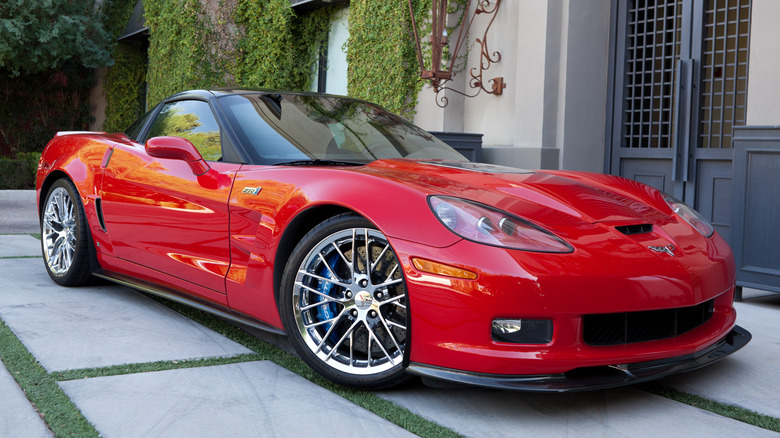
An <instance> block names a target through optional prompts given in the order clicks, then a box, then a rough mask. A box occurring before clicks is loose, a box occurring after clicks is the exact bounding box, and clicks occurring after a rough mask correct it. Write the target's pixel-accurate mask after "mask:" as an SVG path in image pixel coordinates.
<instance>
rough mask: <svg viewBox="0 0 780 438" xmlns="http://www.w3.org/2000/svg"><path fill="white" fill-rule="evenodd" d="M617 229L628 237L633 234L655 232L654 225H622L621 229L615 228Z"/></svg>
mask: <svg viewBox="0 0 780 438" xmlns="http://www.w3.org/2000/svg"><path fill="white" fill-rule="evenodd" d="M615 229H617V230H618V231H620V232H621V233H623V234H625V235H626V236H630V235H632V234H646V233H651V232H652V231H653V224H637V225H621V226H619V227H615Z"/></svg>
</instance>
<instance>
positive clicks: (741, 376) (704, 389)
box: [660, 293, 780, 418]
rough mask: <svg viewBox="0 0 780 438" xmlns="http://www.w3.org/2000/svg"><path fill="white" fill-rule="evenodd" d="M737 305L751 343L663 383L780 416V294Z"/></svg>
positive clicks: (739, 319)
mask: <svg viewBox="0 0 780 438" xmlns="http://www.w3.org/2000/svg"><path fill="white" fill-rule="evenodd" d="M736 308H737V323H738V324H739V325H741V326H742V327H744V328H746V329H747V330H748V331H749V332H751V334H752V335H753V340H752V341H750V343H749V344H748V345H746V346H745V347H744V348H743V349H742V350H740V351H739V352H737V353H736V354H734V355H733V356H731V357H729V358H728V359H726V360H723V361H721V362H719V363H717V364H714V365H712V366H710V367H707V368H704V369H701V370H697V371H695V372H691V373H687V374H682V375H677V376H672V377H669V378H666V379H664V380H662V381H661V382H660V383H662V384H664V385H667V386H670V387H672V388H675V389H677V390H679V391H683V392H687V393H689V394H695V395H700V396H702V397H704V398H707V399H710V400H715V401H719V402H722V403H728V404H731V405H736V406H739V407H742V408H745V409H749V410H751V411H755V412H758V413H761V414H765V415H770V416H772V417H776V418H780V397H779V396H778V391H780V383H779V382H780V367H778V364H780V331H778V321H779V320H780V294H773V293H769V294H768V295H765V296H764V297H761V298H752V299H749V300H747V301H745V302H741V303H736Z"/></svg>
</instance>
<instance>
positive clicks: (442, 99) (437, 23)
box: [407, 0, 506, 108]
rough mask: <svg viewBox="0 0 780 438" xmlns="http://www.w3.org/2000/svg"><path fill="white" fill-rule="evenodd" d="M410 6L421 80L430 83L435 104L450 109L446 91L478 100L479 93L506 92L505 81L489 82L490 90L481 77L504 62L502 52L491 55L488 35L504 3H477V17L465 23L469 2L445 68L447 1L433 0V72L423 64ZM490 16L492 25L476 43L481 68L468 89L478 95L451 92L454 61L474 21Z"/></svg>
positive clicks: (481, 0)
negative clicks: (495, 64)
mask: <svg viewBox="0 0 780 438" xmlns="http://www.w3.org/2000/svg"><path fill="white" fill-rule="evenodd" d="M407 3H408V4H409V14H410V15H411V16H412V30H413V31H414V41H415V44H416V47H417V60H418V61H419V63H420V78H422V79H424V80H430V81H431V85H432V86H433V91H434V92H435V93H436V104H437V105H439V106H440V107H442V108H444V107H445V106H447V103H448V99H447V97H446V96H440V95H439V93H441V92H442V91H444V90H450V91H453V92H455V93H458V94H461V95H463V96H466V97H475V96H477V95H478V94H479V93H480V92H482V91H484V92H486V93H488V94H493V95H496V96H499V95H501V94H502V93H503V92H504V88H506V83H505V82H504V78H503V77H496V78H493V79H489V80H488V82H489V83H490V89H488V88H486V87H485V81H484V80H483V78H482V75H483V73H484V71H485V70H487V69H489V68H490V66H491V65H493V64H494V63H496V62H499V61H501V54H500V53H499V52H497V51H496V52H492V53H491V52H490V50H489V49H488V41H487V35H488V32H489V31H490V27H491V26H493V22H494V21H495V19H496V15H497V13H498V9H499V8H500V7H501V0H477V6H476V9H475V11H474V14H473V15H471V18H470V19H469V20H468V22H466V18H468V11H470V10H471V0H468V2H467V4H466V8H465V9H464V12H463V13H464V14H467V15H466V16H465V17H464V22H463V23H461V26H460V32H458V37H457V39H456V40H455V47H454V49H452V50H451V53H450V62H449V65H448V66H446V67H445V66H444V65H443V63H442V57H443V56H444V50H445V48H446V47H447V45H448V44H449V39H448V38H447V0H433V5H432V8H431V9H432V11H431V61H432V62H431V68H430V69H426V68H425V62H424V61H423V53H422V46H421V44H420V36H419V34H418V30H417V22H416V21H415V18H414V9H413V8H412V0H407ZM481 14H487V15H489V16H490V21H489V22H488V25H487V27H486V28H485V33H484V34H483V35H482V38H476V39H475V40H476V43H477V45H478V46H479V47H480V58H479V67H473V68H471V69H470V70H469V75H470V76H471V78H470V79H469V86H470V87H471V88H472V89H475V90H476V91H475V92H474V93H473V94H469V93H464V92H461V91H459V90H456V89H453V88H450V87H448V86H447V83H448V82H449V81H450V80H452V78H453V77H454V76H455V73H454V72H453V68H454V66H455V60H456V59H457V58H458V53H459V52H460V49H461V48H462V47H463V44H464V42H465V40H466V37H467V35H468V32H469V29H471V25H472V24H473V23H474V19H475V18H476V17H477V15H481Z"/></svg>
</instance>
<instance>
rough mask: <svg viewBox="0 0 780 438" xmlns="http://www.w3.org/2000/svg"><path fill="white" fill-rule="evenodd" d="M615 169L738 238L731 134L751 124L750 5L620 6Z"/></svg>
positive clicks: (732, 0) (637, 1) (640, 1)
mask: <svg viewBox="0 0 780 438" xmlns="http://www.w3.org/2000/svg"><path fill="white" fill-rule="evenodd" d="M615 7H616V13H615V15H614V17H615V22H616V31H615V34H614V35H615V36H614V44H613V48H614V55H613V65H614V66H615V68H614V76H613V94H612V95H613V101H612V114H613V117H612V120H611V122H610V123H611V125H610V127H609V136H610V141H611V147H610V148H608V153H609V156H608V158H607V165H608V167H609V171H610V172H611V173H614V174H618V175H621V176H624V177H627V178H631V179H634V180H637V181H640V182H643V183H646V184H649V185H651V186H653V187H656V188H658V189H660V190H663V191H665V192H667V193H670V194H672V195H674V196H676V197H678V198H680V199H683V200H684V201H685V202H687V203H688V204H690V205H692V206H694V207H695V208H697V209H699V211H701V213H702V214H703V215H705V216H706V217H707V218H708V219H710V220H712V221H713V224H714V225H715V227H716V228H717V230H718V232H719V233H721V234H722V235H723V236H724V237H725V238H726V239H729V235H730V225H729V222H730V219H729V218H730V214H729V212H730V207H731V160H732V150H731V131H732V128H733V127H734V126H740V125H744V122H745V108H746V97H747V67H748V43H749V37H750V10H751V8H750V0H617V1H616V3H615Z"/></svg>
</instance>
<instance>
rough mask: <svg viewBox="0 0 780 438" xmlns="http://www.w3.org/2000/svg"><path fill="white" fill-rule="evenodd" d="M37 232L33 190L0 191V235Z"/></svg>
mask: <svg viewBox="0 0 780 438" xmlns="http://www.w3.org/2000/svg"><path fill="white" fill-rule="evenodd" d="M38 232H40V225H39V224H38V210H37V207H36V204H35V190H0V234H9V233H38Z"/></svg>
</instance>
